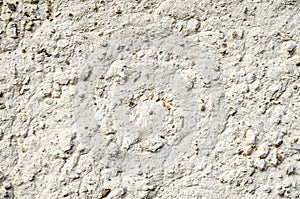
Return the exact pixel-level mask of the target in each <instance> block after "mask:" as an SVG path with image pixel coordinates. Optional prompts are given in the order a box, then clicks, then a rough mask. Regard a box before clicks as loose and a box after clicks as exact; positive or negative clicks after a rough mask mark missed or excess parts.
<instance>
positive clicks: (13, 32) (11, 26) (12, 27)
mask: <svg viewBox="0 0 300 199" xmlns="http://www.w3.org/2000/svg"><path fill="white" fill-rule="evenodd" d="M6 34H7V35H8V36H9V37H10V38H13V39H16V38H18V32H17V24H16V23H14V22H10V23H8V25H7V28H6Z"/></svg>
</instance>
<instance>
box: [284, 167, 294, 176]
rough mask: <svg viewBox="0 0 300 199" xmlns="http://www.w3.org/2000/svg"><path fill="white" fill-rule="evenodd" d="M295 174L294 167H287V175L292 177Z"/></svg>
mask: <svg viewBox="0 0 300 199" xmlns="http://www.w3.org/2000/svg"><path fill="white" fill-rule="evenodd" d="M294 172H295V167H294V166H293V165H291V166H289V167H288V168H287V170H286V174H287V175H292V174H293V173H294Z"/></svg>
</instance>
